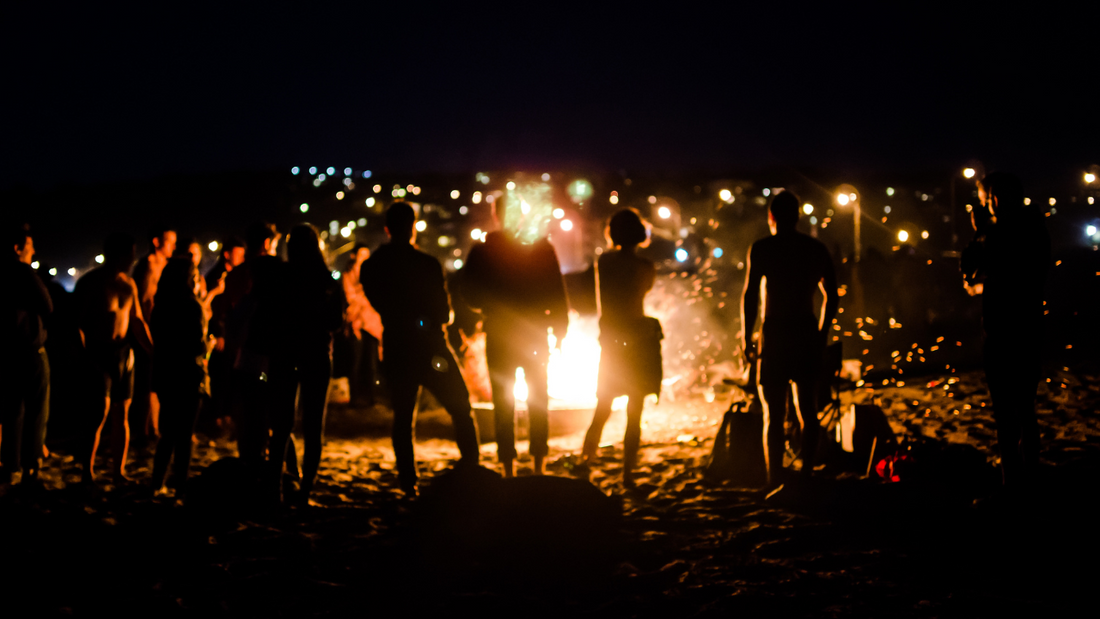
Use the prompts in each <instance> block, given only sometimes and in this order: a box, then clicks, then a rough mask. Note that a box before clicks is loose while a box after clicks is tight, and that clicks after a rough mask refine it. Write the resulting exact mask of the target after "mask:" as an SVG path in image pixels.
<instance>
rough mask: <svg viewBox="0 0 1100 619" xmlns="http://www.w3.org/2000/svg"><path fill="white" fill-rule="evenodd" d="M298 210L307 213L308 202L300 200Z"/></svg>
mask: <svg viewBox="0 0 1100 619" xmlns="http://www.w3.org/2000/svg"><path fill="white" fill-rule="evenodd" d="M298 210H299V211H302V212H303V213H308V212H309V204H306V203H305V202H302V205H301V206H299V207H298Z"/></svg>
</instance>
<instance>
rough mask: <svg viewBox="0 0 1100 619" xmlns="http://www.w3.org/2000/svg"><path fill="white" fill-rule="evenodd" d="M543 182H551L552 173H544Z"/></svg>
mask: <svg viewBox="0 0 1100 619" xmlns="http://www.w3.org/2000/svg"><path fill="white" fill-rule="evenodd" d="M542 180H544V181H548V180H550V173H549V172H543V173H542Z"/></svg>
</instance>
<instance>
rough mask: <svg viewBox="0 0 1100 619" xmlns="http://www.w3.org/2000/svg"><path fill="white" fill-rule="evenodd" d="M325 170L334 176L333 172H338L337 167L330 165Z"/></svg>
mask: <svg viewBox="0 0 1100 619" xmlns="http://www.w3.org/2000/svg"><path fill="white" fill-rule="evenodd" d="M325 172H327V173H328V175H329V176H332V175H333V174H336V168H334V167H332V166H329V168H328V169H327V170H325Z"/></svg>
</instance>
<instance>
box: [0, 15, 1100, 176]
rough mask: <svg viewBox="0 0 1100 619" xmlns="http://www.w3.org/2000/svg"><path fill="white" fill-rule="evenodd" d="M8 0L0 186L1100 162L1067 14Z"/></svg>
mask: <svg viewBox="0 0 1100 619" xmlns="http://www.w3.org/2000/svg"><path fill="white" fill-rule="evenodd" d="M19 10H21V11H24V13H23V14H21V15H14V16H13V17H12V19H11V22H10V23H11V24H13V25H17V26H18V29H17V31H16V32H14V33H11V35H10V37H9V39H8V42H7V46H8V47H9V49H8V50H7V52H8V53H7V56H8V57H9V58H13V59H16V60H15V62H12V65H11V66H10V67H9V69H10V71H9V74H10V76H11V77H10V78H9V83H11V84H13V85H14V90H13V92H15V93H17V95H18V96H16V97H15V98H14V101H12V105H13V110H12V112H11V113H10V118H12V119H15V122H14V123H12V124H13V126H12V127H11V128H9V131H8V133H7V135H6V142H7V148H6V149H5V154H4V161H3V163H2V168H0V169H2V172H0V187H4V188H9V187H15V186H19V185H26V184H29V185H32V186H50V185H56V184H57V183H58V179H59V178H63V179H65V180H66V181H69V182H75V183H98V182H112V181H135V180H136V181H140V180H148V179H154V178H159V177H163V176H166V175H168V176H171V175H191V174H210V173H222V172H231V171H239V170H254V171H258V170H272V169H279V168H286V169H289V167H290V166H292V165H305V166H308V165H324V166H328V165H340V166H345V165H351V166H355V167H357V168H359V167H363V168H369V169H377V170H387V171H407V172H409V173H443V174H453V173H459V172H467V171H469V172H471V173H472V172H474V171H478V170H484V169H512V170H514V169H527V170H539V169H552V170H557V169H563V168H579V169H589V170H596V171H608V172H610V171H617V170H627V171H629V172H630V173H635V172H642V173H645V172H658V171H660V172H664V173H669V172H672V173H681V172H687V171H695V170H699V171H708V172H718V171H721V170H724V169H761V168H768V167H773V166H788V167H791V168H794V169H801V168H807V167H811V168H822V167H824V168H833V169H840V170H852V171H859V172H872V173H875V172H877V173H885V172H888V171H896V170H905V169H912V168H924V169H927V168H930V167H944V168H948V169H950V168H952V167H954V166H955V165H961V164H963V163H964V162H965V161H967V160H970V159H980V160H983V161H991V162H994V164H995V165H996V166H997V167H999V168H1001V169H1012V170H1015V171H1016V172H1018V173H1019V174H1021V175H1022V176H1023V177H1025V179H1026V178H1028V177H1031V176H1033V175H1046V174H1051V173H1053V172H1055V171H1058V170H1061V169H1075V168H1081V169H1084V168H1085V167H1087V166H1089V165H1092V164H1095V163H1097V162H1100V155H1098V150H1097V147H1096V144H1097V140H1096V137H1097V136H1098V135H1100V132H1098V130H1097V128H1096V123H1095V121H1094V119H1093V117H1094V116H1095V106H1094V103H1095V93H1096V91H1097V87H1096V81H1095V79H1094V78H1093V77H1092V72H1093V71H1094V69H1093V68H1091V67H1090V66H1089V65H1090V63H1089V58H1090V57H1091V56H1092V55H1091V54H1090V53H1089V50H1088V49H1087V48H1086V46H1087V45H1088V43H1087V41H1088V32H1087V24H1088V23H1090V20H1089V19H1088V15H1087V14H1085V13H1081V14H1077V13H1072V12H1069V11H1066V12H1065V13H1063V14H1055V11H1054V10H1052V9H1045V8H1044V9H1037V10H1035V11H1034V12H1033V13H1031V14H1021V15H1015V14H1008V13H1005V12H1001V11H996V10H994V11H988V12H986V13H980V12H976V11H966V10H955V11H953V12H944V13H940V14H908V13H904V12H903V11H902V10H901V9H886V10H885V11H879V12H877V13H875V14H873V15H872V14H868V13H861V12H855V11H844V10H837V9H812V10H810V11H808V12H806V13H805V14H803V15H801V16H794V17H792V16H790V15H783V16H776V15H768V14H765V13H763V12H761V11H759V10H757V9H749V10H746V9H743V8H737V7H733V8H731V9H729V10H728V11H726V12H714V13H695V14H689V13H688V12H687V11H681V12H675V11H673V12H669V13H666V14H641V15H638V14H625V13H614V12H603V11H600V10H596V11H592V12H588V13H581V12H576V13H567V12H565V11H554V12H551V11H546V12H545V13H536V11H535V10H534V9H520V10H517V11H512V12H509V13H507V14H505V15H502V16H501V15H479V14H474V13H473V12H467V11H465V10H462V9H460V8H450V9H447V10H445V11H443V12H441V13H433V14H420V13H417V12H416V10H415V9H398V8H386V9H358V10H353V11H346V12H345V11H332V10H326V9H324V8H320V7H319V8H315V9H308V10H307V9H268V10H265V11H264V12H263V13H258V12H249V11H247V10H244V9H232V8H224V9H219V11H218V12H217V13H212V12H211V13H204V12H202V11H201V10H197V11H195V12H194V13H192V14H182V13H174V12H172V10H171V9H169V8H165V7H146V8H143V9H142V10H141V11H119V12H117V13H115V14H108V13H107V12H104V11H101V10H98V9H96V10H88V9H84V8H77V9H71V10H68V11H65V12H61V13H60V14H51V15H48V16H47V15H41V14H35V13H36V12H37V11H38V9H34V8H23V9H19Z"/></svg>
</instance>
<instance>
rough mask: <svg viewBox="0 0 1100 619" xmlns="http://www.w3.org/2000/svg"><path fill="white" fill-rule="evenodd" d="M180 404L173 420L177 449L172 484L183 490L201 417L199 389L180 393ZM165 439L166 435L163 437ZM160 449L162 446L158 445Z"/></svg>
mask: <svg viewBox="0 0 1100 619" xmlns="http://www.w3.org/2000/svg"><path fill="white" fill-rule="evenodd" d="M178 397H179V400H180V405H179V407H178V409H177V410H176V419H174V420H171V424H172V432H173V433H174V435H175V438H174V439H173V440H172V443H174V447H175V449H174V450H173V456H174V458H173V462H172V484H173V487H175V488H176V489H178V490H183V489H184V486H185V484H186V482H187V474H188V471H189V470H190V469H191V449H192V447H193V445H194V441H193V438H194V435H195V422H196V421H198V418H199V406H200V404H201V399H200V397H199V394H198V391H197V390H196V391H191V390H188V392H187V393H184V394H180V395H179V396H178ZM161 413H162V414H161V431H162V432H163V431H164V429H165V425H166V423H167V422H168V420H165V418H164V414H163V413H164V408H163V407H162V408H161ZM161 440H162V441H163V440H164V437H163V436H162V437H161ZM157 448H158V450H159V448H160V446H159V445H158V446H157Z"/></svg>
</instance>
